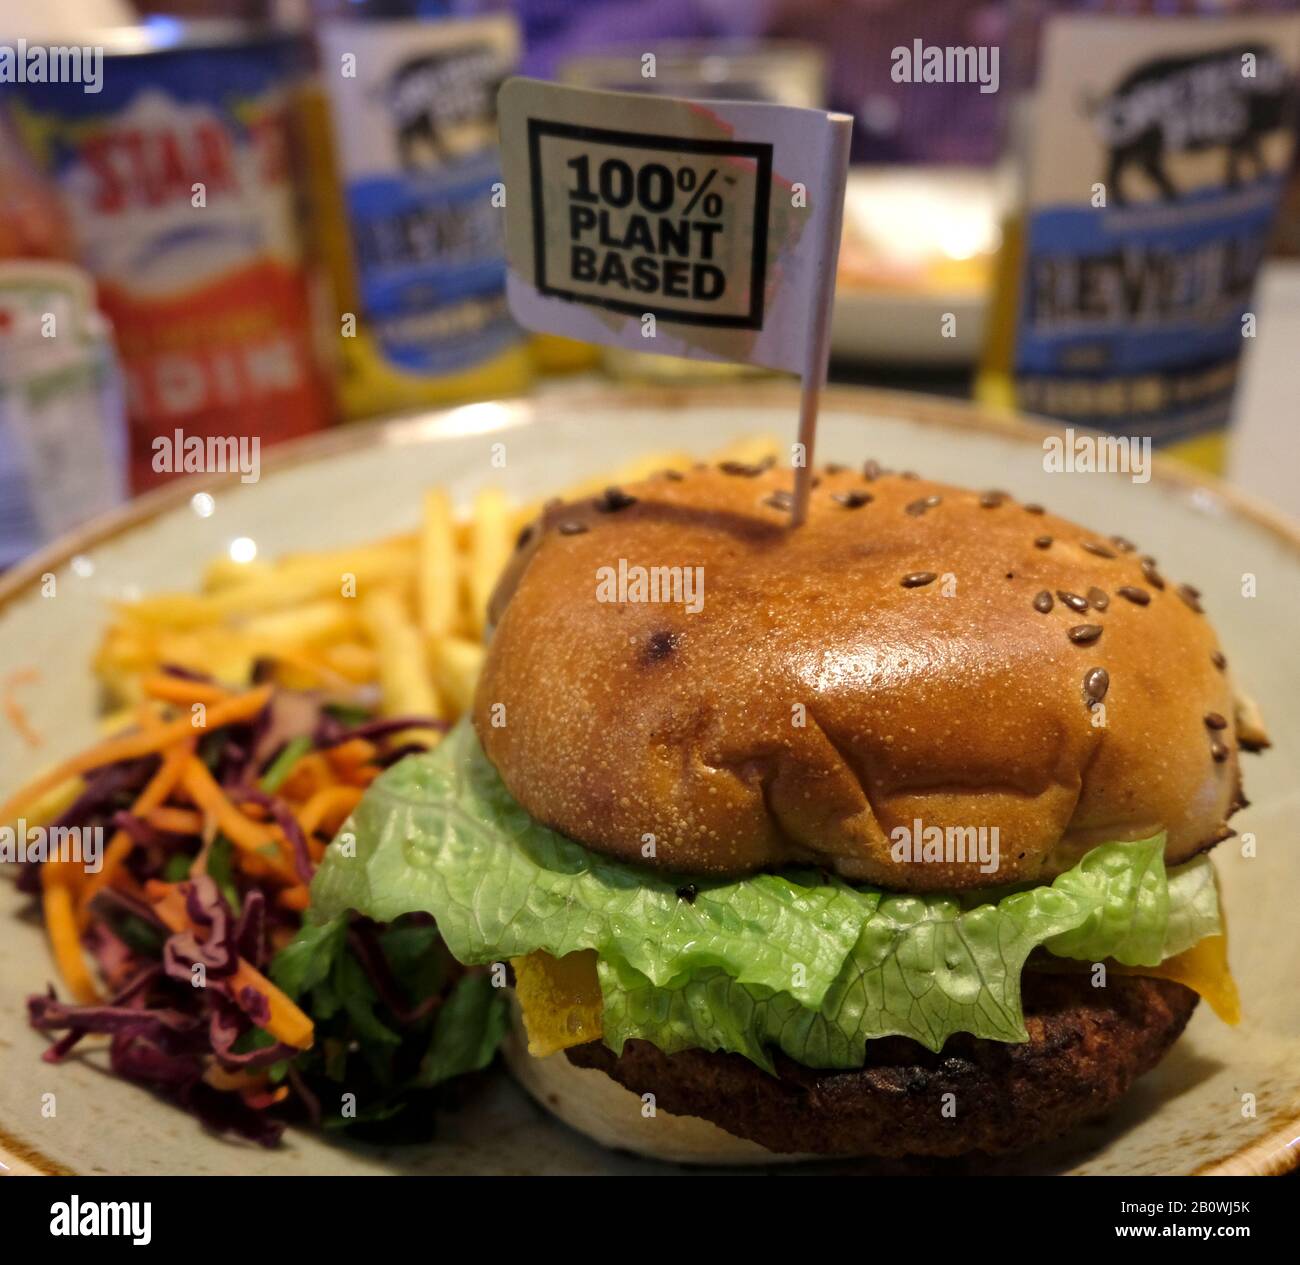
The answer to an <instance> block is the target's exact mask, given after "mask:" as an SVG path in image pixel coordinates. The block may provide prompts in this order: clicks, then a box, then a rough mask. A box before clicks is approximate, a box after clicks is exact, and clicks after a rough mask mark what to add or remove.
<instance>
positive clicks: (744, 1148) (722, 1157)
mask: <svg viewBox="0 0 1300 1265" xmlns="http://www.w3.org/2000/svg"><path fill="white" fill-rule="evenodd" d="M513 1018H514V1021H513V1024H512V1026H511V1030H510V1034H509V1035H508V1036H507V1037H506V1040H505V1043H504V1045H503V1047H502V1053H503V1054H504V1056H505V1061H506V1066H507V1067H509V1069H510V1071H511V1072H512V1073H513V1074H514V1078H515V1080H517V1081H518V1082H519V1083H520V1084H521V1085H522V1086H523V1087H524V1088H525V1089H526V1090H527V1091H528V1092H529V1093H530V1094H531V1095H532V1096H533V1097H534V1098H535V1099H536V1100H537V1102H538V1104H539V1105H540V1106H542V1107H544V1108H546V1110H547V1111H549V1112H550V1113H551V1114H552V1115H553V1116H555V1117H556V1118H557V1119H559V1120H561V1121H563V1122H564V1123H565V1124H567V1125H568V1126H569V1128H570V1129H576V1130H577V1131H578V1132H579V1133H581V1134H584V1135H585V1136H586V1137H589V1138H591V1140H592V1141H593V1142H599V1143H600V1145H601V1146H607V1147H609V1148H611V1149H612V1150H616V1151H631V1152H632V1153H633V1154H635V1155H644V1156H645V1157H646V1158H648V1159H652V1160H663V1161H665V1162H667V1163H670V1164H729V1165H735V1164H779V1163H782V1162H788V1161H791V1160H801V1159H815V1158H816V1157H815V1156H811V1155H776V1154H774V1153H773V1152H771V1151H769V1150H768V1149H767V1147H765V1146H760V1145H759V1144H758V1143H757V1142H750V1141H749V1140H748V1139H746V1138H738V1137H735V1136H734V1135H733V1134H730V1133H728V1132H727V1131H726V1130H725V1129H720V1128H719V1127H718V1126H717V1125H716V1124H712V1123H710V1122H709V1121H708V1120H702V1119H700V1118H699V1117H698V1116H675V1115H672V1114H671V1113H669V1112H667V1111H660V1110H656V1112H655V1114H654V1115H653V1116H649V1117H647V1116H646V1115H644V1114H643V1111H644V1106H643V1104H642V1101H641V1098H640V1097H639V1095H637V1094H634V1093H633V1092H632V1091H631V1090H630V1089H624V1088H623V1086H622V1085H620V1084H619V1083H618V1082H617V1081H615V1080H614V1079H613V1078H612V1077H610V1076H606V1075H605V1073H604V1072H598V1071H596V1069H595V1068H590V1067H577V1066H575V1065H574V1064H573V1063H570V1062H569V1060H568V1059H567V1058H565V1057H564V1055H563V1054H551V1055H548V1056H547V1057H546V1058H541V1059H539V1058H534V1057H533V1056H532V1055H531V1054H529V1053H528V1038H527V1035H526V1034H525V1032H524V1028H523V1022H522V1020H521V1019H520V1016H519V1007H518V1006H517V1005H516V1006H514V1017H513Z"/></svg>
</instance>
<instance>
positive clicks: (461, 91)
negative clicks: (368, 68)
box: [383, 45, 502, 172]
mask: <svg viewBox="0 0 1300 1265" xmlns="http://www.w3.org/2000/svg"><path fill="white" fill-rule="evenodd" d="M501 79H502V73H501V67H500V54H499V52H498V51H497V50H496V49H495V48H493V47H491V46H490V45H483V46H481V47H476V48H469V49H464V48H462V49H457V50H456V51H455V52H454V53H433V54H429V55H428V56H424V57H415V58H412V59H411V60H410V61H406V62H403V63H402V64H401V65H400V66H399V67H398V68H397V69H396V70H395V71H394V72H393V74H392V76H391V77H390V78H389V80H388V83H387V84H386V85H385V87H384V89H383V96H384V100H385V102H386V104H387V106H388V110H389V113H390V114H391V115H392V119H393V127H394V129H395V131H396V140H397V153H398V157H399V159H400V161H401V164H402V167H403V168H404V169H405V170H406V171H412V172H415V171H428V170H430V169H432V168H436V167H442V166H446V165H448V164H451V163H455V162H458V161H460V160H463V159H466V158H473V157H475V156H476V155H478V154H480V153H482V152H483V151H484V150H486V149H490V148H492V147H494V146H495V145H496V139H497V124H496V96H497V89H498V88H499V87H500V85H501Z"/></svg>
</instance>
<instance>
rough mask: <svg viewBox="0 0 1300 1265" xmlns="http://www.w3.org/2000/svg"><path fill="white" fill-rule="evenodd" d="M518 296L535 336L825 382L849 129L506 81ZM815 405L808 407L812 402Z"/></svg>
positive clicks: (506, 162) (801, 113)
mask: <svg viewBox="0 0 1300 1265" xmlns="http://www.w3.org/2000/svg"><path fill="white" fill-rule="evenodd" d="M499 108H500V118H501V145H502V162H503V167H504V170H505V190H506V236H507V254H508V258H509V276H508V293H509V299H510V309H511V311H512V312H513V313H514V315H515V318H516V320H518V321H519V323H520V324H521V325H524V326H525V327H527V328H528V329H534V330H543V331H547V332H550V333H557V334H565V335H567V336H568V337H570V338H577V339H582V340H584V341H587V342H594V343H607V344H611V345H613V346H616V347H624V348H627V349H629V350H635V351H643V352H651V353H655V354H660V355H673V356H690V357H695V358H700V359H709V360H730V361H744V362H748V363H750V364H757V365H765V366H767V367H769V368H773V369H787V370H790V371H792V372H794V373H799V374H802V375H804V376H805V386H806V387H811V389H812V391H813V392H815V390H816V387H817V385H819V384H820V382H821V380H822V377H823V376H824V374H825V361H826V354H827V352H826V348H827V343H828V326H829V316H830V305H831V299H832V297H833V294H834V289H835V265H836V260H837V258H838V253H839V240H840V222H841V217H842V214H843V206H844V182H845V179H846V174H847V170H848V144H849V134H850V131H851V128H852V120H851V119H850V118H849V117H848V116H847V115H842V114H828V113H826V112H824V111H821V110H805V109H796V108H794V107H790V106H780V105H766V104H756V103H749V102H733V101H707V102H705V101H684V100H679V99H675V98H670V97H659V96H643V95H640V94H638V93H627V92H596V91H592V90H589V89H583V88H569V87H563V86H560V85H558V84H552V83H543V82H540V81H537V80H531V79H512V80H510V81H509V82H507V83H506V84H505V85H504V87H503V88H502V89H501V95H500V104H499ZM813 406H814V408H815V401H814V405H813Z"/></svg>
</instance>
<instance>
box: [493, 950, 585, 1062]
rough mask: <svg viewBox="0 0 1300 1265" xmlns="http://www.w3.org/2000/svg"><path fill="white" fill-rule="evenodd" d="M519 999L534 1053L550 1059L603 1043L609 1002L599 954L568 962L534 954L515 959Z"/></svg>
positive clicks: (568, 958)
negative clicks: (598, 965)
mask: <svg viewBox="0 0 1300 1265" xmlns="http://www.w3.org/2000/svg"><path fill="white" fill-rule="evenodd" d="M510 965H511V966H512V967H514V971H515V997H516V998H518V1000H519V1008H520V1010H521V1011H523V1016H524V1029H525V1030H526V1031H527V1033H528V1053H529V1054H531V1055H533V1056H534V1057H535V1058H539V1059H540V1058H545V1057H546V1056H547V1055H548V1054H555V1053H557V1052H558V1051H560V1050H564V1049H567V1048H568V1047H569V1046H571V1045H584V1044H586V1042H588V1041H596V1040H599V1038H600V1034H601V1032H602V1031H603V1030H604V1027H603V1024H602V1022H601V1011H602V1009H603V1004H604V1003H603V1002H602V1000H601V996H600V981H599V979H597V977H596V952H595V950H594V949H583V950H582V951H581V952H579V953H570V954H567V955H566V956H565V957H562V958H556V957H552V956H551V955H550V954H549V953H543V952H540V951H539V952H536V953H529V954H528V955H527V956H526V957H520V958H511V959H510Z"/></svg>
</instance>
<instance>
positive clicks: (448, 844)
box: [300, 723, 1221, 1069]
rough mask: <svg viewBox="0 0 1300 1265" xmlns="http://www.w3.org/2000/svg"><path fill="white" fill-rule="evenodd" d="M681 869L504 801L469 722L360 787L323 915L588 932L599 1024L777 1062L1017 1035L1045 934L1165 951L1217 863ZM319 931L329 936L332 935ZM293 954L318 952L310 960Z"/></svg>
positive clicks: (507, 948)
mask: <svg viewBox="0 0 1300 1265" xmlns="http://www.w3.org/2000/svg"><path fill="white" fill-rule="evenodd" d="M692 885H693V887H694V888H695V894H694V898H693V899H688V898H686V897H684V896H683V895H680V894H679V891H680V889H681V886H682V882H681V881H674V880H673V878H671V877H669V876H665V875H663V874H662V873H660V872H657V871H648V870H645V869H642V868H640V867H637V866H633V865H629V864H626V863H623V862H619V861H615V860H611V859H610V858H608V857H603V856H600V855H597V854H595V853H592V852H590V851H588V850H587V849H586V848H584V847H582V846H581V845H580V844H577V843H575V842H573V841H572V840H570V839H567V838H565V837H564V836H562V835H560V834H557V833H556V832H555V831H553V830H550V829H548V828H546V827H545V826H542V825H540V824H538V823H537V822H535V821H533V820H532V818H530V817H529V816H528V814H527V813H525V812H524V811H523V809H522V808H521V807H520V806H519V805H518V804H517V803H516V802H515V801H514V800H513V799H512V798H511V796H510V794H509V792H508V791H507V790H506V789H505V786H504V785H503V784H502V782H501V779H500V777H499V776H498V775H497V773H496V770H495V769H494V768H493V767H492V765H491V764H490V763H489V761H488V760H487V758H486V757H485V756H484V754H483V752H482V748H481V747H480V746H479V743H478V740H477V737H476V736H475V734H474V732H473V729H472V728H471V727H470V726H469V725H468V723H462V724H461V725H459V726H458V727H457V728H456V729H454V730H453V731H452V733H450V734H449V735H448V736H447V737H446V738H445V739H444V741H443V742H442V743H441V744H440V746H439V747H438V748H437V749H436V750H435V751H433V752H432V753H430V754H428V755H424V756H414V757H411V758H409V759H407V760H404V761H402V762H401V763H400V764H398V765H396V766H395V767H394V768H392V769H390V770H389V771H388V772H386V773H385V774H384V775H383V776H382V777H380V778H379V779H378V780H377V781H376V782H375V783H374V785H373V786H372V787H371V788H370V789H369V790H368V791H367V793H366V795H365V797H364V798H363V799H362V801H361V803H360V804H359V805H358V807H357V809H356V811H355V812H354V813H353V815H352V817H351V818H350V819H349V820H348V821H347V822H346V823H345V824H344V826H343V829H342V830H341V831H340V833H339V836H338V838H337V839H336V840H335V841H334V843H333V844H331V846H330V848H329V849H328V851H327V853H326V856H325V860H324V862H323V864H322V865H321V868H320V870H319V872H318V874H317V876H316V880H315V882H314V883H313V885H312V909H311V913H310V918H311V919H312V921H313V922H314V923H315V924H317V925H323V926H327V927H328V926H330V925H332V923H331V921H330V920H334V919H338V918H341V917H343V916H344V915H345V914H346V911H347V910H349V909H354V910H358V911H359V912H361V913H363V914H366V915H368V916H370V917H372V918H375V919H378V920H380V921H391V920H393V919H394V918H396V917H398V916H399V915H401V914H404V913H410V912H414V911H417V910H419V911H424V912H427V913H430V914H432V915H433V917H434V918H435V919H436V920H437V924H438V930H439V932H440V933H441V935H442V937H443V939H444V940H445V942H446V944H447V946H448V948H449V949H450V951H451V952H452V954H453V955H454V956H455V957H456V958H458V959H459V960H460V961H462V962H465V963H470V964H477V963H484V962H491V961H496V960H499V959H502V958H506V957H513V956H516V955H519V954H524V953H529V952H532V951H534V950H537V949H544V950H546V951H547V952H549V953H552V954H554V955H556V956H563V955H564V954H567V953H572V952H575V951H577V950H580V949H593V950H595V952H596V954H597V958H598V973H599V977H600V986H601V993H602V996H603V1000H604V1025H605V1040H606V1041H607V1042H608V1043H609V1044H610V1045H611V1046H612V1047H613V1048H614V1049H616V1050H621V1049H622V1046H623V1043H624V1042H625V1041H627V1040H629V1039H631V1038H643V1039H646V1040H649V1041H651V1042H653V1043H654V1044H655V1045H657V1046H659V1047H660V1048H661V1049H664V1050H667V1051H670V1052H671V1051H674V1050H680V1049H687V1048H692V1047H695V1048H702V1049H706V1050H730V1051H734V1052H737V1053H740V1054H743V1055H745V1056H746V1057H748V1058H750V1059H751V1060H753V1061H754V1062H755V1063H757V1064H759V1065H760V1066H762V1067H766V1068H769V1069H770V1068H771V1066H772V1062H771V1059H772V1051H773V1050H777V1049H779V1050H783V1051H784V1052H785V1053H786V1054H788V1055H789V1056H790V1057H791V1058H793V1059H795V1060H796V1061H798V1062H800V1063H803V1064H805V1065H807V1066H811V1067H856V1066H861V1064H862V1061H863V1057H864V1050H865V1045H866V1042H867V1041H869V1040H873V1039H877V1038H880V1037H885V1036H891V1035H898V1036H905V1037H910V1038H912V1039H913V1040H915V1041H919V1042H920V1043H922V1044H923V1045H925V1046H927V1047H928V1048H930V1049H932V1050H938V1049H939V1048H941V1047H942V1045H943V1043H944V1041H946V1040H947V1039H948V1037H950V1036H952V1035H953V1034H954V1033H958V1032H969V1033H973V1034H974V1035H975V1036H979V1037H985V1038H989V1039H992V1040H999V1041H1009V1042H1014V1041H1024V1040H1027V1038H1028V1034H1027V1032H1026V1031H1025V1026H1024V1016H1023V1012H1022V1008H1021V1000H1020V977H1021V972H1022V971H1023V969H1024V966H1025V962H1026V960H1027V959H1028V957H1029V955H1030V954H1031V953H1032V952H1033V951H1034V950H1035V949H1046V950H1047V951H1048V952H1051V953H1054V954H1056V955H1058V956H1062V957H1071V958H1079V959H1082V960H1085V961H1095V960H1100V959H1102V958H1115V959H1116V960H1118V961H1120V962H1123V963H1125V964H1127V965H1155V964H1157V963H1159V962H1161V961H1162V960H1164V958H1166V957H1169V956H1171V955H1172V954H1174V953H1178V952H1181V951H1182V950H1183V949H1185V948H1188V947H1190V946H1191V945H1192V944H1195V943H1196V942H1197V941H1198V940H1200V939H1201V938H1203V937H1204V936H1206V935H1212V934H1215V933H1217V932H1218V931H1220V929H1221V928H1220V921H1219V909H1218V893H1217V887H1216V884H1215V880H1214V874H1213V870H1212V869H1211V867H1210V864H1209V861H1208V860H1207V859H1206V858H1204V857H1201V858H1198V859H1197V860H1195V861H1193V862H1191V863H1190V864H1188V865H1185V866H1182V867H1180V868H1179V869H1177V870H1175V871H1173V872H1171V873H1169V874H1166V871H1165V867H1164V836H1163V835H1158V836H1156V837H1154V838H1151V839H1145V840H1140V841H1137V842H1132V843H1112V844H1103V845H1102V846H1100V847H1098V848H1095V849H1093V850H1092V851H1091V852H1089V853H1088V855H1087V856H1085V857H1084V858H1083V859H1082V860H1081V861H1080V862H1079V864H1078V865H1076V866H1075V867H1074V868H1073V869H1071V870H1069V871H1067V872H1066V873H1064V874H1062V875H1060V876H1059V877H1058V878H1057V879H1055V880H1054V881H1053V882H1052V883H1051V884H1045V885H1042V886H1038V887H1033V888H1029V889H1026V890H1021V891H1014V892H1009V893H1008V892H1006V891H1003V892H1001V893H999V892H998V891H996V890H993V891H990V892H987V893H984V894H982V895H981V896H980V897H979V900H980V901H981V903H979V904H975V905H973V906H972V904H971V902H970V901H969V900H967V901H965V902H961V901H958V900H957V899H955V898H953V897H948V896H943V895H926V896H902V895H896V894H889V893H885V892H881V891H879V890H875V889H871V888H864V887H854V886H850V885H849V884H847V883H844V882H841V881H839V880H838V879H834V878H828V877H827V876H825V875H816V874H808V873H802V872H796V873H784V874H779V875H778V874H763V875H754V876H751V877H749V878H744V879H739V880H727V881H708V880H699V879H695V880H693V884H692ZM321 934H322V935H323V934H324V933H321ZM300 969H306V967H305V965H304V966H303V967H301V968H300Z"/></svg>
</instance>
